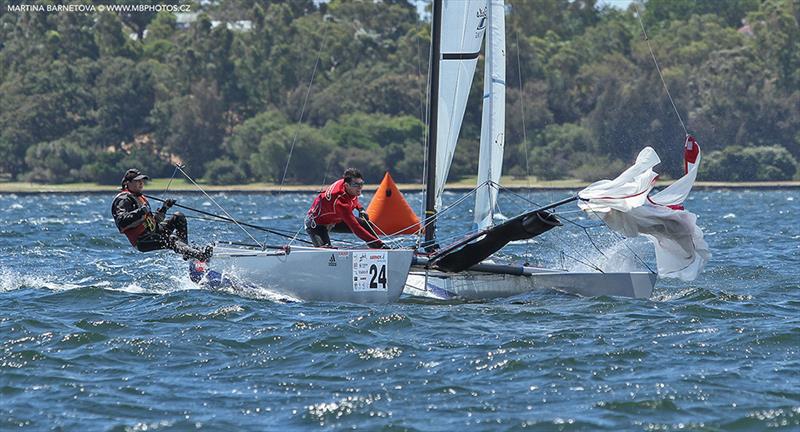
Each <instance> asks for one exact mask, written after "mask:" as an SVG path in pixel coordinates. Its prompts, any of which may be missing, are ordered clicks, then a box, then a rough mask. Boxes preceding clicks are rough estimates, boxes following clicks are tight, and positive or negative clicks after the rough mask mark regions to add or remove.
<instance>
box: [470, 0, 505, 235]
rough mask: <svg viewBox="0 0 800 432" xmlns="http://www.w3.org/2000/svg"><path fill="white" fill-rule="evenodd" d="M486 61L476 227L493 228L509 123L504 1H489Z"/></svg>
mask: <svg viewBox="0 0 800 432" xmlns="http://www.w3.org/2000/svg"><path fill="white" fill-rule="evenodd" d="M487 19H488V21H489V31H488V32H487V33H486V62H485V66H484V78H483V117H482V119H481V147H480V156H479V160H478V191H477V194H476V196H475V213H474V214H475V218H474V222H475V226H476V227H477V228H478V229H483V228H486V227H488V226H490V225H492V214H493V212H494V208H495V205H496V203H497V188H496V187H495V185H497V184H498V183H499V182H500V174H501V171H502V169H503V146H504V144H505V121H506V24H505V7H504V5H503V0H490V4H489V8H488V11H487Z"/></svg>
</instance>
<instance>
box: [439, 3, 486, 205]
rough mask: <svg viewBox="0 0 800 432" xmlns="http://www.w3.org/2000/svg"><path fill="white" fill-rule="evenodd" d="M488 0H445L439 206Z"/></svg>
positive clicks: (440, 75) (484, 21) (443, 14)
mask: <svg viewBox="0 0 800 432" xmlns="http://www.w3.org/2000/svg"><path fill="white" fill-rule="evenodd" d="M486 24H487V17H486V0H445V1H444V4H443V8H442V29H443V31H442V36H441V51H442V55H441V57H440V58H439V99H438V101H439V103H438V105H439V108H438V122H437V123H438V124H437V136H436V143H437V145H436V209H437V210H441V208H442V192H443V191H444V184H445V182H446V181H447V173H448V172H449V171H450V162H452V160H453V153H454V152H455V148H456V142H457V141H458V134H459V132H460V130H461V121H462V120H463V119H464V110H465V108H466V106H467V98H468V96H469V89H470V87H471V86H472V78H473V76H474V75H475V66H476V65H477V63H478V54H479V53H480V49H481V43H482V42H483V34H484V32H485V30H486Z"/></svg>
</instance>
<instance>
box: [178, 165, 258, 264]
mask: <svg viewBox="0 0 800 432" xmlns="http://www.w3.org/2000/svg"><path fill="white" fill-rule="evenodd" d="M175 168H177V169H178V170H179V171H180V172H181V173H182V174H183V175H184V176H185V177H186V178H187V179H188V180H189V181H190V182H191V183H192V184H193V185H194V186H195V187H196V188H197V189H198V190H199V191H200V192H202V193H203V195H205V196H206V198H208V199H209V200H211V202H212V203H214V204H215V205H216V206H217V207H219V209H220V210H222V212H223V213H225V216H227V217H228V218H229V219H230V220H231V221H232V222H233V223H235V224H236V226H238V227H239V228H241V229H242V231H244V233H245V234H247V236H248V237H250V239H252V240H253V241H254V242H256V243H258V245H259V246H261V247H262V248H263V247H264V246H263V245H262V244H261V242H260V241H258V240H256V238H255V237H253V235H252V234H250V231H247V230H246V229H245V228H244V227H243V226H242V225H241V224H240V223H239V221H237V220H236V219H234V218H233V216H231V215H230V214H229V213H228V211H227V210H225V208H223V207H222V206H221V205H219V203H217V202H216V201H215V200H214V198H211V195H209V194H208V193H206V191H205V190H203V188H202V187H200V185H199V184H197V182H195V181H194V179H193V178H191V177H189V174H186V171H184V170H183V168H181V166H180V165H178V164H175Z"/></svg>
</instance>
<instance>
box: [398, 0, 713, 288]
mask: <svg viewBox="0 0 800 432" xmlns="http://www.w3.org/2000/svg"><path fill="white" fill-rule="evenodd" d="M432 18H433V19H432V29H433V31H432V49H431V59H430V61H431V64H430V66H431V73H430V77H429V86H430V91H429V118H428V124H429V130H428V145H427V149H428V154H427V160H426V163H427V175H428V176H427V188H426V211H425V213H426V216H427V217H426V219H425V243H424V245H425V247H426V248H427V252H428V253H427V254H418V255H417V257H416V259H415V261H414V265H413V266H412V271H411V273H410V275H409V277H408V282H407V284H406V292H407V293H408V294H411V295H417V296H424V297H432V298H438V299H451V298H465V299H490V298H495V297H505V296H512V295H517V294H521V293H524V292H528V291H531V290H535V289H555V290H559V291H564V292H568V293H572V294H578V295H583V296H600V295H610V296H624V297H633V298H648V297H650V296H651V294H652V292H653V287H654V285H655V282H656V277H657V274H656V273H655V272H652V271H634V272H603V271H597V272H576V271H567V270H562V269H549V268H537V267H531V266H527V265H512V264H503V263H498V262H495V261H492V260H487V258H489V257H490V256H491V255H493V254H494V253H495V252H497V251H498V250H500V249H501V248H503V247H504V246H505V245H506V244H507V243H509V242H511V241H515V240H527V239H530V238H533V237H535V236H538V235H540V234H542V233H544V232H547V231H549V230H551V229H553V228H556V227H558V226H560V225H561V223H560V221H559V219H558V218H557V217H556V216H555V215H554V214H552V213H549V212H548V210H551V209H553V208H556V207H558V206H561V205H564V204H567V203H569V202H572V201H578V202H581V204H580V205H581V209H583V210H585V211H587V212H588V213H590V214H591V215H593V216H596V215H597V214H601V215H606V216H607V215H608V214H609V212H610V211H612V208H609V207H607V206H608V204H609V202H611V201H612V198H616V201H619V202H627V201H631V199H630V197H628V195H631V193H633V194H634V195H635V196H634V197H633V198H634V199H639V201H637V202H636V203H628V205H630V206H632V207H640V206H642V205H643V204H644V199H645V198H647V197H648V195H649V193H650V190H651V189H652V187H653V185H654V181H655V177H656V175H655V174H654V173H653V172H652V170H649V168H652V166H653V165H654V164H652V163H651V164H650V165H649V166H648V167H647V168H646V169H645V170H646V171H647V172H646V173H640V175H639V177H636V176H635V175H634V174H631V173H629V174H631V176H633V177H635V178H633V179H631V178H630V177H631V176H626V175H625V173H623V176H621V177H620V178H618V179H616V180H614V181H603V182H598V184H594V185H592V186H590V187H589V188H587V189H586V190H584V191H582V192H581V193H579V194H578V195H576V196H574V197H572V198H569V199H566V200H563V201H560V202H556V203H553V204H551V205H547V206H543V207H541V208H538V209H535V210H532V211H529V212H526V213H524V214H521V215H519V216H517V217H514V218H511V219H509V220H507V221H505V222H503V223H501V224H499V225H494V217H493V216H494V211H495V206H496V203H497V194H498V188H499V181H500V175H501V170H502V160H503V147H504V138H505V133H504V129H505V87H506V83H505V52H506V49H505V7H504V4H503V1H502V0H489V1H488V2H487V1H486V0H472V1H470V0H454V1H447V0H444V1H442V0H435V1H434V2H433V17H432ZM487 27H488V31H487ZM484 35H485V39H486V44H485V47H486V50H485V67H484V93H483V115H482V122H481V139H480V155H479V158H480V159H479V167H478V187H477V193H476V197H475V210H474V226H475V228H476V232H473V233H472V234H470V235H467V236H465V237H464V238H463V239H461V240H459V241H457V242H455V243H454V244H451V245H449V246H446V247H444V248H441V249H436V248H435V246H434V245H435V244H436V240H435V232H436V230H435V227H436V215H437V213H438V212H439V211H440V210H441V209H442V199H441V197H442V193H443V191H444V185H445V182H446V179H447V174H448V171H449V167H450V163H451V161H452V158H453V154H454V152H455V148H456V142H457V140H458V135H459V131H460V128H461V122H462V120H463V116H464V111H465V108H466V103H467V98H468V95H469V89H470V86H471V85H472V79H473V75H474V72H475V68H476V64H477V59H478V56H479V53H480V48H481V44H482V42H483V39H484ZM687 142H688V141H687ZM692 142H694V141H692ZM695 144H696V142H695ZM697 149H698V151H699V147H698V148H697ZM649 150H650V151H652V149H649ZM652 153H653V155H655V152H654V151H653V152H652ZM649 154H650V153H648V155H649ZM655 160H657V156H655V158H654V159H652V158H651V159H650V160H648V162H653V161H655ZM696 162H697V163H699V155H698V156H697V161H696ZM656 163H657V162H656ZM697 163H695V164H694V166H695V168H696V165H697ZM634 168H636V170H638V171H637V173H638V172H639V171H641V166H635V167H634ZM634 168H631V169H634ZM626 173H628V171H626ZM650 174H652V175H650ZM642 180H644V181H642ZM606 182H611V186H609V185H608V184H607V183H606ZM693 182H694V174H692V175H691V181H683V182H681V186H680V188H681V192H685V194H684V195H682V198H679V197H672V198H673V199H672V201H674V202H675V203H677V200H679V199H680V201H681V202H682V200H683V199H685V198H686V196H687V195H688V191H689V190H690V189H691V183H693ZM686 186H688V189H686ZM598 191H603V192H604V193H605V194H599V193H597V192H598ZM592 192H594V193H592ZM664 192H666V191H664ZM673 192H674V191H673ZM668 194H669V193H668ZM673 195H675V194H674V193H673ZM626 198H628V199H627V201H626ZM651 202H652V203H653V204H654V205H655V204H656V202H657V201H651ZM612 204H613V203H612ZM612 207H613V205H612ZM622 207H625V206H624V205H623V206H622ZM661 207H664V206H661ZM664 208H666V207H664ZM625 210H630V209H626V208H622V210H620V209H619V206H617V207H614V208H613V212H618V213H620V214H622V213H624V212H625ZM669 210H675V211H677V209H672V208H670V209H669ZM683 214H684V215H686V214H689V215H690V214H691V213H688V212H683ZM692 216H693V215H692ZM599 218H601V219H604V218H603V217H599ZM604 220H606V219H604ZM683 222H685V223H684V225H681V226H679V227H677V228H675V230H674V231H675V232H673V234H675V233H678V232H679V234H678V235H683V233H684V232H691V233H693V234H694V237H693V238H694V240H696V242H697V245H698V246H700V249H701V252H702V250H704V251H705V252H707V246H705V242H703V241H702V232H700V230H699V229H697V228H696V226H695V225H694V219H692V218H691V217H688V219H687V218H686V217H684V221H683ZM621 225H624V224H619V223H618V224H616V225H614V224H611V225H609V226H610V227H612V228H617V230H618V231H621V232H624V233H625V234H627V235H637V234H640V233H641V234H644V235H650V236H652V235H654V234H657V233H658V232H659V229H658V228H659V227H661V226H662V222H661V221H656V222H653V224H652V225H653V226H651V229H650V230H649V231H648V230H647V229H641V230H638V231H637V230H635V229H628V230H624V229H622V226H621ZM690 237H691V236H690ZM659 240H664V239H663V238H662V239H659ZM701 243H702V244H701ZM681 246H684V248H682V249H681V248H673V249H671V250H670V251H664V250H663V248H659V247H657V251H656V252H657V255H659V252H660V256H659V258H661V259H662V261H663V259H667V258H666V257H667V255H669V253H675V254H681V253H685V252H687V251H688V252H689V257H690V258H691V259H690V261H691V266H693V267H692V268H694V269H695V270H697V271H698V272H699V269H702V266H703V264H704V263H705V261H704V260H707V258H708V254H707V253H705V252H703V253H698V252H696V250H695V244H694V243H692V244H689V245H686V244H685V242H684V244H682V245H681ZM704 247H705V249H703V248H704ZM676 249H677V250H676ZM668 252H669V253H668ZM678 261H680V260H678ZM659 264H660V263H659ZM673 264H675V265H682V264H681V263H679V262H676V263H673ZM667 270H668V271H667V272H668V273H669V271H671V267H670V268H669V269H667ZM688 273H689V272H685V274H684V276H687V277H691V275H687V274H688Z"/></svg>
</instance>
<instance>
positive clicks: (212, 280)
mask: <svg viewBox="0 0 800 432" xmlns="http://www.w3.org/2000/svg"><path fill="white" fill-rule="evenodd" d="M412 256H413V251H411V250H375V249H365V250H336V249H322V248H302V247H298V248H292V250H291V251H290V252H289V253H288V254H287V253H283V252H263V251H254V250H249V249H238V248H217V249H215V252H214V258H213V259H212V260H211V262H210V263H209V265H207V266H206V268H200V270H202V271H197V270H198V269H197V268H195V269H194V270H195V271H193V272H192V273H191V276H192V279H193V280H196V281H197V282H199V283H201V284H206V285H209V286H212V287H224V286H226V285H230V286H232V287H234V288H235V287H242V286H246V287H250V288H252V287H258V288H264V289H267V290H269V291H270V292H271V293H274V294H276V295H278V296H286V297H287V298H289V299H295V300H300V301H332V302H349V303H391V302H395V301H397V300H398V299H399V298H400V295H401V294H402V292H403V288H404V286H405V283H406V279H407V277H408V272H409V268H410V266H411V259H412ZM354 262H355V264H354Z"/></svg>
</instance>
